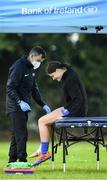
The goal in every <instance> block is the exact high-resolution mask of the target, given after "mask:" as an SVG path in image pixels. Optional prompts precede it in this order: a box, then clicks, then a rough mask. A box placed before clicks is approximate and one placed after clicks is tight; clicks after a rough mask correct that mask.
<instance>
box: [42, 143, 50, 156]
mask: <svg viewBox="0 0 107 180" xmlns="http://www.w3.org/2000/svg"><path fill="white" fill-rule="evenodd" d="M48 148H49V142H41V153H42V154H46V152H47V151H48Z"/></svg>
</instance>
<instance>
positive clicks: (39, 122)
mask: <svg viewBox="0 0 107 180" xmlns="http://www.w3.org/2000/svg"><path fill="white" fill-rule="evenodd" d="M41 124H44V117H41V118H39V120H38V125H41Z"/></svg>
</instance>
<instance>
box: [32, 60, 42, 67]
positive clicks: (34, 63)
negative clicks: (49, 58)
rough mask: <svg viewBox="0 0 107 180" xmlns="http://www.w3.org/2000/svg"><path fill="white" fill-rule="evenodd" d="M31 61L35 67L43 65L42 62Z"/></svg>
mask: <svg viewBox="0 0 107 180" xmlns="http://www.w3.org/2000/svg"><path fill="white" fill-rule="evenodd" d="M31 63H32V65H33V66H34V69H37V68H39V66H40V65H41V62H37V61H32V62H31Z"/></svg>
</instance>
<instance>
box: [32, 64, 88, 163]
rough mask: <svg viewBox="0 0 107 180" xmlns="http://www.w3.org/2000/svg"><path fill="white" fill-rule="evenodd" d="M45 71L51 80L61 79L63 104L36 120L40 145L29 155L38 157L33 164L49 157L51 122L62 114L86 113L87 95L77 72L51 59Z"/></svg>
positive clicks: (75, 114) (79, 115) (82, 114)
mask: <svg viewBox="0 0 107 180" xmlns="http://www.w3.org/2000/svg"><path fill="white" fill-rule="evenodd" d="M47 73H48V74H49V76H50V77H51V78H52V79H53V80H57V81H58V82H60V81H61V83H62V87H63V88H62V89H63V92H64V99H65V104H64V105H62V107H59V108H57V109H55V110H54V111H52V112H51V113H49V114H47V115H44V116H42V117H41V118H40V119H39V121H38V126H39V133H40V141H41V145H40V148H39V150H38V151H36V152H34V153H33V154H32V155H31V156H29V157H36V156H37V157H38V158H37V160H36V161H35V162H34V163H33V165H34V166H36V165H39V164H41V163H42V162H44V161H46V160H48V159H50V158H51V155H50V153H49V152H48V148H49V141H50V137H51V124H52V123H54V122H55V121H56V120H57V119H60V118H61V117H63V116H72V117H75V116H78V117H81V116H82V117H83V116H86V114H87V95H86V91H85V88H84V85H83V83H82V82H81V80H80V78H79V76H78V75H77V73H76V72H75V71H74V70H73V69H72V67H70V66H69V65H67V64H64V63H61V62H59V61H52V62H50V63H49V64H48V67H47Z"/></svg>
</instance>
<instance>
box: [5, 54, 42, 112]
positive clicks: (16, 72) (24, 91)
mask: <svg viewBox="0 0 107 180" xmlns="http://www.w3.org/2000/svg"><path fill="white" fill-rule="evenodd" d="M31 96H32V97H33V99H34V100H35V101H36V102H37V104H39V105H40V106H41V107H43V106H44V105H45V103H44V102H43V101H42V99H41V96H40V93H39V89H38V86H37V84H36V82H35V70H34V69H33V65H32V64H31V63H30V61H28V60H27V56H22V57H21V58H20V59H18V60H17V61H16V62H15V63H14V64H13V65H12V66H11V67H10V69H9V75H8V81H7V88H6V114H9V113H11V112H15V111H20V110H21V109H20V106H19V105H18V101H19V100H23V101H25V102H27V103H28V104H29V105H30V101H31Z"/></svg>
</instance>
